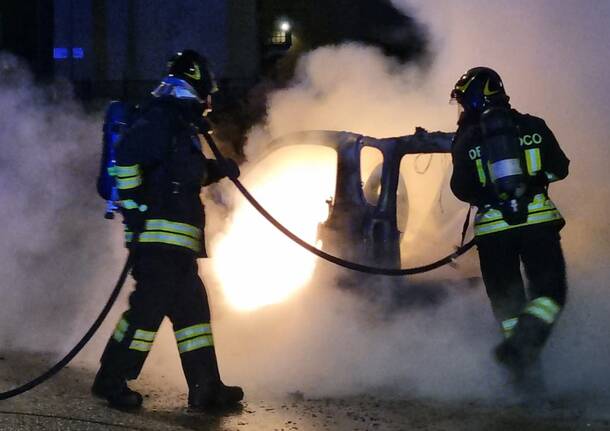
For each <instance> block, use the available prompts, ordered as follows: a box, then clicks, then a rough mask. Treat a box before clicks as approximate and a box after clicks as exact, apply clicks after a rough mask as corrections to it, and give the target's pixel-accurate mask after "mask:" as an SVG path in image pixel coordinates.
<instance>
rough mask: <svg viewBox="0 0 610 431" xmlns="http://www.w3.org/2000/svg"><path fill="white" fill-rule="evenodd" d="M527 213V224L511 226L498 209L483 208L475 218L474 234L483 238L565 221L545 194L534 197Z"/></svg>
mask: <svg viewBox="0 0 610 431" xmlns="http://www.w3.org/2000/svg"><path fill="white" fill-rule="evenodd" d="M527 212H528V215H527V221H526V222H525V223H522V224H516V225H510V224H508V223H506V222H505V221H504V218H503V217H502V213H501V212H500V211H498V210H497V209H494V208H490V207H488V208H482V209H480V210H479V211H478V212H477V214H476V215H475V217H474V234H475V236H481V235H486V234H489V233H495V232H501V231H503V230H508V229H514V228H517V227H522V226H527V225H532V224H538V223H546V222H550V221H556V220H563V217H562V216H561V214H560V212H559V210H558V209H557V207H555V204H554V203H553V201H551V200H550V199H549V198H548V197H546V195H545V194H544V193H540V194H537V195H536V196H534V199H533V200H532V202H531V203H530V204H529V205H528V206H527Z"/></svg>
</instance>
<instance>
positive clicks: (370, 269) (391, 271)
mask: <svg viewBox="0 0 610 431" xmlns="http://www.w3.org/2000/svg"><path fill="white" fill-rule="evenodd" d="M202 135H203V137H204V138H205V140H206V142H207V143H208V145H209V146H210V149H211V150H212V153H214V156H215V157H216V160H218V162H219V163H220V164H221V165H222V166H227V161H226V159H225V158H224V156H223V155H222V153H221V152H220V150H219V149H218V146H217V145H216V143H215V142H214V139H213V138H212V136H210V134H209V133H208V132H207V131H205V130H202ZM229 179H230V180H231V181H233V183H234V184H235V186H236V187H237V189H238V190H239V191H240V192H241V194H242V195H243V196H244V197H245V198H246V200H247V201H248V202H250V204H252V206H253V207H254V208H256V210H257V211H258V212H259V213H260V214H261V215H262V216H263V217H264V218H266V219H267V220H268V221H269V222H270V223H271V224H272V225H273V226H275V227H276V228H277V229H278V230H279V231H280V232H282V233H283V234H284V235H286V236H287V237H288V238H290V239H291V240H292V241H294V242H296V243H297V244H298V245H300V246H301V247H303V248H304V249H306V250H307V251H309V252H311V253H313V254H315V255H316V256H318V257H320V258H322V259H325V260H327V261H329V262H332V263H334V264H335V265H338V266H342V267H344V268H348V269H351V270H354V271H358V272H363V273H366V274H376V275H390V276H404V275H413V274H420V273H423V272H428V271H432V270H433V269H437V268H440V267H441V266H444V265H447V264H450V263H452V262H453V261H454V260H455V259H457V258H458V257H459V256H461V255H463V254H464V253H466V252H467V251H468V250H470V249H471V248H472V247H473V246H474V239H472V240H470V242H468V243H466V244H464V237H465V235H466V230H467V228H468V218H469V217H470V211H469V212H468V217H467V219H466V222H465V223H464V229H463V231H462V245H461V246H460V247H458V248H457V249H456V251H455V252H453V253H451V254H450V255H448V256H446V257H444V258H442V259H440V260H437V261H436V262H432V263H430V264H428V265H423V266H418V267H415V268H402V269H395V268H378V267H374V266H368V265H362V264H359V263H356V262H350V261H348V260H345V259H342V258H340V257H337V256H333V255H332V254H329V253H326V252H324V251H322V250H320V249H318V248H316V247H314V246H312V245H311V244H309V243H307V242H306V241H304V240H302V239H301V238H299V237H298V236H297V235H295V234H294V233H292V232H291V231H290V230H288V229H287V228H286V227H285V226H284V225H282V224H281V223H280V222H279V221H278V220H277V219H276V218H275V217H273V216H272V215H271V214H269V212H267V210H266V209H265V208H263V206H262V205H261V204H260V203H259V202H258V201H257V200H256V199H255V198H254V196H252V194H251V193H250V192H249V191H248V190H247V189H246V187H245V186H244V185H243V184H242V183H241V182H240V181H239V180H238V179H237V178H230V177H229Z"/></svg>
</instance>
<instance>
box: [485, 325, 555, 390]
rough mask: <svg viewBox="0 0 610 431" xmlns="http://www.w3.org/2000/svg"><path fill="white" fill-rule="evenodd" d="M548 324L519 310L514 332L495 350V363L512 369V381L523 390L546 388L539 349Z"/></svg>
mask: <svg viewBox="0 0 610 431" xmlns="http://www.w3.org/2000/svg"><path fill="white" fill-rule="evenodd" d="M550 331H551V325H549V324H547V323H545V322H543V321H542V320H540V319H538V318H536V317H535V316H531V315H529V314H522V315H521V316H520V317H519V323H518V324H517V326H516V327H515V330H514V332H513V334H512V335H511V336H510V337H509V338H507V339H506V340H504V341H503V342H502V343H500V344H499V345H498V346H497V347H496V349H495V350H494V354H495V357H496V360H497V361H498V363H500V364H501V365H503V366H504V367H506V368H507V369H508V370H509V372H510V373H511V383H512V384H513V386H514V387H515V389H516V390H517V391H518V392H520V393H524V394H541V393H543V392H544V391H545V389H546V386H545V384H544V377H543V374H542V365H541V362H540V352H541V350H542V347H543V346H544V343H545V342H546V340H547V338H548V336H549V334H550Z"/></svg>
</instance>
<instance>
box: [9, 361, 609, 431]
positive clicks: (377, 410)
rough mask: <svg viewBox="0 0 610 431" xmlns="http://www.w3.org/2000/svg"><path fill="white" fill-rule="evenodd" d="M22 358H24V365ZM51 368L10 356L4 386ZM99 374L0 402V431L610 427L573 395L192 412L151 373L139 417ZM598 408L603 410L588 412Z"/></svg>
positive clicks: (74, 371) (81, 371) (257, 405)
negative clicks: (110, 396) (102, 392)
mask: <svg viewBox="0 0 610 431" xmlns="http://www.w3.org/2000/svg"><path fill="white" fill-rule="evenodd" d="M24 358H26V359H25V360H24ZM50 365H51V362H50V361H49V359H48V357H47V355H39V356H32V355H31V354H29V355H27V356H24V355H20V354H18V353H12V354H7V353H4V354H3V356H2V357H0V385H1V386H0V387H1V388H2V390H8V389H10V388H13V387H14V386H15V385H17V384H21V383H24V382H25V381H26V380H29V379H31V378H33V377H35V376H36V375H37V374H40V373H42V372H43V371H44V370H45V368H48V367H49V366H50ZM93 374H94V373H93V371H92V370H90V369H87V368H84V367H79V366H68V367H67V368H66V369H64V370H63V371H62V372H60V373H59V374H58V375H57V376H55V377H54V378H52V379H51V380H50V381H48V382H46V383H44V384H42V385H41V386H39V387H37V388H34V389H33V390H31V391H28V392H27V393H25V394H23V395H20V396H18V397H15V398H11V399H8V400H5V401H0V430H19V431H21V430H23V431H26V430H27V431H29V430H41V431H46V430H54V431H55V430H62V431H70V430H90V431H98V430H147V431H148V430H150V431H170V430H171V431H173V430H176V431H178V430H182V431H185V430H186V431H188V430H206V431H216V430H218V431H220V430H223V431H224V430H227V431H228V430H231V431H258V430H260V431H263V430H264V431H305V430H316V431H317V430H320V431H331V430H332V431H334V430H338V431H344V430H345V431H347V430H350V431H380V430H388V431H400V430H405V431H407V430H418V431H441V430H447V431H462V430H464V431H466V430H468V431H478V430H486V431H487V430H491V431H514V430H517V431H571V430H610V416H609V415H608V412H610V400H599V399H596V400H593V399H585V398H582V397H581V398H573V399H571V400H568V399H564V400H541V401H540V402H538V403H534V404H532V403H523V402H521V403H519V402H517V403H512V404H511V403H502V404H497V403H496V404H494V403H490V402H485V401H484V400H479V401H464V400H461V401H453V402H451V401H438V400H425V399H408V398H404V397H397V398H393V397H391V396H364V395H362V396H352V397H346V398H334V399H330V398H324V399H309V398H307V397H305V396H304V395H303V394H301V393H298V392H297V393H292V394H286V395H285V396H283V397H277V396H276V397H261V396H254V397H251V396H248V394H246V399H245V401H244V403H243V406H242V408H240V409H239V410H237V411H234V412H230V413H226V414H223V415H209V414H201V413H190V412H188V411H187V409H186V408H185V405H186V394H185V393H183V392H182V391H180V390H177V389H168V388H167V387H166V386H165V385H163V384H162V383H160V382H158V381H157V382H155V381H152V380H150V379H147V378H146V377H145V376H144V377H143V378H142V379H141V380H139V381H137V382H135V383H134V384H132V387H134V388H135V389H136V390H139V391H141V392H142V393H144V394H146V395H145V399H144V407H143V409H141V410H140V411H138V412H137V413H127V412H121V411H118V410H113V409H110V408H108V407H107V406H106V404H105V402H104V401H102V400H99V399H96V398H93V397H92V396H91V395H90V392H89V389H90V385H91V382H92V380H93ZM593 404H595V405H596V407H597V408H596V409H595V411H597V412H604V411H605V412H606V414H602V413H591V411H592V410H591V409H590V408H589V407H590V406H591V405H593Z"/></svg>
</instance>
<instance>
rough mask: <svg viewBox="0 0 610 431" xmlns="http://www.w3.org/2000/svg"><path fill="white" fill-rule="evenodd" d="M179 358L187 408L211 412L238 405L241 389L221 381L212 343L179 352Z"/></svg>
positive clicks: (237, 406) (242, 395) (241, 395)
mask: <svg viewBox="0 0 610 431" xmlns="http://www.w3.org/2000/svg"><path fill="white" fill-rule="evenodd" d="M181 360H182V367H183V369H184V374H185V376H186V380H187V383H188V387H189V396H188V405H189V410H191V411H194V412H199V411H203V412H208V413H213V412H218V411H225V410H231V409H234V408H239V406H240V404H239V402H240V401H241V400H242V399H243V398H244V391H243V390H242V388H240V387H239V386H227V385H225V384H224V383H223V382H222V380H221V379H220V373H219V371H218V362H217V359H216V352H215V351H214V347H213V346H210V347H205V348H202V349H198V350H195V351H192V352H186V353H183V354H182V355H181Z"/></svg>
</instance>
